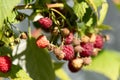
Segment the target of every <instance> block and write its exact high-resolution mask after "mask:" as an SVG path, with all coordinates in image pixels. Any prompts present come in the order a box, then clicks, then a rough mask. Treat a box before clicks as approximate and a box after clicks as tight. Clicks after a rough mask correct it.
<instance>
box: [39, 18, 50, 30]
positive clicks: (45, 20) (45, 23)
mask: <svg viewBox="0 0 120 80" xmlns="http://www.w3.org/2000/svg"><path fill="white" fill-rule="evenodd" d="M39 23H40V24H41V25H42V27H44V28H46V29H48V28H50V27H51V26H52V20H51V19H50V18H48V17H44V18H40V19H39Z"/></svg>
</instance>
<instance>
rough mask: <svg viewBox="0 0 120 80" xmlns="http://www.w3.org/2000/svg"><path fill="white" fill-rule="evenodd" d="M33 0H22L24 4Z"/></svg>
mask: <svg viewBox="0 0 120 80" xmlns="http://www.w3.org/2000/svg"><path fill="white" fill-rule="evenodd" d="M32 1H33V0H24V3H25V4H29V3H31V2H32Z"/></svg>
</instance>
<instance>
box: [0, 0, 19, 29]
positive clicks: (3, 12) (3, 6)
mask: <svg viewBox="0 0 120 80" xmlns="http://www.w3.org/2000/svg"><path fill="white" fill-rule="evenodd" d="M19 2H20V0H12V1H11V0H0V29H1V27H2V24H3V21H4V19H5V18H6V17H7V16H9V14H10V13H11V11H12V10H13V8H14V7H15V6H16V5H17V4H18V3H19Z"/></svg>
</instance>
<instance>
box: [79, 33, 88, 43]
mask: <svg viewBox="0 0 120 80" xmlns="http://www.w3.org/2000/svg"><path fill="white" fill-rule="evenodd" d="M89 40H90V38H89V37H88V36H86V35H84V36H82V37H81V41H82V42H85V43H87V42H89Z"/></svg>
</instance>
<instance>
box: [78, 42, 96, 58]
mask: <svg viewBox="0 0 120 80" xmlns="http://www.w3.org/2000/svg"><path fill="white" fill-rule="evenodd" d="M80 45H81V47H82V52H81V53H80V56H82V57H88V56H91V55H92V52H93V49H94V47H93V43H90V42H87V43H84V42H81V44H80Z"/></svg>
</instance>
